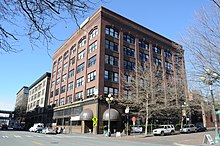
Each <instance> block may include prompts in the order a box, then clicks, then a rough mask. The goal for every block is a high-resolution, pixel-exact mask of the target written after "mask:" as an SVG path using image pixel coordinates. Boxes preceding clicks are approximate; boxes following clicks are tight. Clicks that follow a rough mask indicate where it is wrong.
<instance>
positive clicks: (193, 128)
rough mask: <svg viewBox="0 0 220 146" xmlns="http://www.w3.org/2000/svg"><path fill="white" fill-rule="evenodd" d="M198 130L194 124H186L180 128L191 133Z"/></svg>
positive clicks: (182, 131) (181, 131) (181, 130)
mask: <svg viewBox="0 0 220 146" xmlns="http://www.w3.org/2000/svg"><path fill="white" fill-rule="evenodd" d="M191 132H197V127H196V126H195V125H194V124H188V125H184V126H183V128H181V129H180V133H191Z"/></svg>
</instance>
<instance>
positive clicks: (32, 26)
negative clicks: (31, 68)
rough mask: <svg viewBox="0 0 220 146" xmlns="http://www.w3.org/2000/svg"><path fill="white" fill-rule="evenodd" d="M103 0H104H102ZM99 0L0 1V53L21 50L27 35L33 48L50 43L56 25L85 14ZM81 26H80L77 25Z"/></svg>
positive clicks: (76, 19) (76, 21)
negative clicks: (22, 41) (22, 39)
mask: <svg viewBox="0 0 220 146" xmlns="http://www.w3.org/2000/svg"><path fill="white" fill-rule="evenodd" d="M100 1H102V0H100ZM98 2H99V1H96V2H94V1H93V2H92V1H90V0H12V1H8V0H1V1H0V7H1V9H0V13H1V14H0V21H1V23H0V53H3V52H18V51H20V49H18V48H17V43H18V42H19V41H21V38H22V37H25V38H28V39H29V41H30V43H31V45H32V47H33V46H37V43H42V44H44V45H46V46H47V48H48V43H50V42H51V41H52V40H53V39H57V38H56V36H55V35H54V32H53V28H54V27H55V26H57V25H58V24H60V23H62V22H63V23H64V24H68V22H69V21H71V20H74V21H75V23H76V24H77V25H78V19H79V18H80V17H83V16H84V15H85V14H86V13H87V12H88V11H89V10H91V9H93V7H94V6H95V5H96V4H97V3H98ZM78 26H79V25H78Z"/></svg>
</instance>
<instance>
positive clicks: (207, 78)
mask: <svg viewBox="0 0 220 146" xmlns="http://www.w3.org/2000/svg"><path fill="white" fill-rule="evenodd" d="M205 73H206V74H205V75H204V76H201V77H200V79H201V81H202V82H204V83H205V84H208V85H209V90H210V94H211V98H212V110H213V117H214V122H215V138H214V140H215V143H219V133H218V123H217V115H216V113H215V99H214V95H213V88H212V86H213V84H214V83H215V82H216V81H217V80H218V79H219V75H218V74H217V73H216V72H213V71H212V70H210V69H205Z"/></svg>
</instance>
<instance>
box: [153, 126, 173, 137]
mask: <svg viewBox="0 0 220 146" xmlns="http://www.w3.org/2000/svg"><path fill="white" fill-rule="evenodd" d="M153 134H154V135H162V136H163V135H165V134H172V135H173V134H175V127H174V126H173V125H160V126H159V127H158V128H157V129H154V130H153Z"/></svg>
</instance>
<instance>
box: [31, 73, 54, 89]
mask: <svg viewBox="0 0 220 146" xmlns="http://www.w3.org/2000/svg"><path fill="white" fill-rule="evenodd" d="M45 77H51V73H49V72H46V73H44V74H43V75H42V76H41V77H40V78H38V79H37V80H36V81H35V82H34V83H33V84H31V85H30V87H29V89H31V88H33V87H34V86H35V85H36V84H38V83H39V82H40V81H42V80H43V79H44V78H45Z"/></svg>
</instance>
